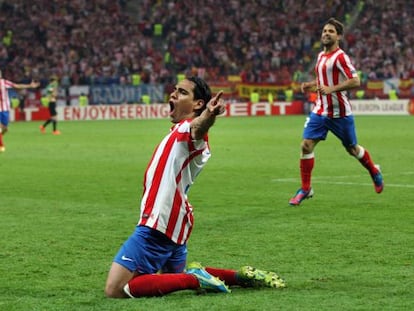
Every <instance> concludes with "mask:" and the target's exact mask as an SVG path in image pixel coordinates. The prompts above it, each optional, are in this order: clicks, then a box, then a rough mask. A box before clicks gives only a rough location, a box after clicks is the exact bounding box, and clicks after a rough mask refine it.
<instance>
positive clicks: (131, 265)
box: [105, 77, 285, 298]
mask: <svg viewBox="0 0 414 311" xmlns="http://www.w3.org/2000/svg"><path fill="white" fill-rule="evenodd" d="M221 95H222V92H219V93H218V94H217V95H216V96H214V97H212V96H211V91H210V87H209V86H208V85H207V84H206V82H205V81H204V80H202V79H200V78H197V77H190V78H186V79H184V80H182V81H180V82H179V83H178V84H177V85H176V86H175V88H174V90H173V91H172V93H171V94H170V99H169V105H170V118H171V122H172V123H173V124H174V125H173V126H172V128H171V130H170V132H169V134H167V135H166V136H165V138H164V139H163V140H162V141H161V143H160V144H159V145H158V146H157V148H156V149H155V152H154V154H153V156H152V158H151V160H150V162H149V164H148V167H147V169H146V172H145V176H144V193H143V196H142V200H141V212H140V219H139V221H138V224H137V226H136V228H135V231H134V233H133V234H132V235H131V236H130V237H129V239H127V241H126V242H125V243H124V244H123V245H122V246H121V248H120V249H119V251H118V253H117V255H116V256H115V258H114V261H113V263H112V266H111V268H110V271H109V273H108V278H107V281H106V287H105V294H106V296H108V297H111V298H128V297H131V298H138V297H148V296H160V295H165V294H168V293H171V292H174V291H179V290H185V289H193V290H200V289H201V290H207V291H214V292H224V293H228V292H230V289H229V287H228V286H231V285H238V286H256V287H260V286H263V287H284V286H285V283H284V281H283V280H282V279H280V278H279V277H278V276H277V275H276V274H275V273H273V272H266V271H262V270H257V269H255V268H252V267H250V266H244V267H242V268H241V269H240V270H239V271H236V270H228V269H218V268H209V267H206V268H204V267H202V266H201V265H200V264H199V263H190V264H189V265H188V266H187V270H185V267H186V260H187V241H188V239H189V237H190V234H191V231H192V227H193V223H194V218H193V207H192V206H191V205H190V203H189V202H188V199H187V193H188V190H189V188H190V186H191V185H192V184H193V182H194V181H195V178H196V177H197V176H198V174H199V173H200V172H201V170H202V168H203V167H204V165H205V164H206V163H207V160H208V159H209V158H210V147H209V143H208V130H209V129H210V127H211V126H212V125H213V124H214V122H215V119H216V116H217V115H220V114H222V113H223V112H224V111H225V106H224V104H223V103H222V101H221V100H220V97H221Z"/></svg>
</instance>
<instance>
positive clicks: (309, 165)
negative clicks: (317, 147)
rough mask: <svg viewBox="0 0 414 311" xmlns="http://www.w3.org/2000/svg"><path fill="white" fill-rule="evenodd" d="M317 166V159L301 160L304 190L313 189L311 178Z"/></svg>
mask: <svg viewBox="0 0 414 311" xmlns="http://www.w3.org/2000/svg"><path fill="white" fill-rule="evenodd" d="M314 165H315V158H314V157H313V155H312V157H311V158H303V157H302V158H301V159H300V177H301V179H302V189H303V190H304V191H309V190H310V188H311V177H312V170H313V166H314Z"/></svg>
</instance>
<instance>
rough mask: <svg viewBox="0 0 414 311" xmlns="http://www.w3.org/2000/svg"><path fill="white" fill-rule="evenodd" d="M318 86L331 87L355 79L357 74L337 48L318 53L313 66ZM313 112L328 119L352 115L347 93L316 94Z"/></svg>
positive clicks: (345, 55) (349, 61)
mask: <svg viewBox="0 0 414 311" xmlns="http://www.w3.org/2000/svg"><path fill="white" fill-rule="evenodd" d="M315 74H316V80H317V84H318V85H327V86H332V85H336V84H339V83H341V82H343V81H345V80H348V79H352V78H354V77H357V76H358V74H357V72H356V70H355V68H354V65H353V64H352V63H351V59H350V58H349V56H348V55H347V54H345V52H344V51H343V50H342V49H340V48H338V49H336V50H335V51H333V52H331V53H328V54H325V52H320V53H319V55H318V59H317V62H316V66H315ZM313 112H314V113H316V114H319V115H322V116H327V117H329V118H340V117H345V116H348V115H351V114H352V107H351V103H350V102H349V99H348V96H347V91H341V92H334V93H331V94H327V95H322V94H320V93H319V92H318V97H317V100H316V103H315V107H314V109H313Z"/></svg>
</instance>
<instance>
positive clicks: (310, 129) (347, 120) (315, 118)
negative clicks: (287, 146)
mask: <svg viewBox="0 0 414 311" xmlns="http://www.w3.org/2000/svg"><path fill="white" fill-rule="evenodd" d="M328 131H331V132H332V133H333V134H334V135H335V136H336V137H338V138H339V140H340V141H341V142H342V145H343V146H344V147H345V148H347V147H352V146H355V145H356V144H357V143H358V142H357V137H356V132H355V122H354V117H353V116H346V117H342V118H328V117H324V116H320V115H318V114H316V113H313V112H312V113H311V114H310V115H309V117H308V118H307V119H306V122H305V126H304V130H303V138H304V139H312V140H325V139H326V136H327V135H328Z"/></svg>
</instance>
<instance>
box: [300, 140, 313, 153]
mask: <svg viewBox="0 0 414 311" xmlns="http://www.w3.org/2000/svg"><path fill="white" fill-rule="evenodd" d="M301 149H302V154H309V153H312V151H313V145H312V144H311V143H310V142H309V141H306V140H304V141H303V142H302V144H301Z"/></svg>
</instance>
